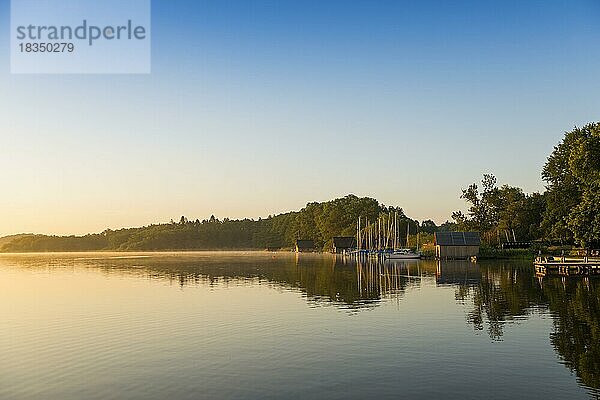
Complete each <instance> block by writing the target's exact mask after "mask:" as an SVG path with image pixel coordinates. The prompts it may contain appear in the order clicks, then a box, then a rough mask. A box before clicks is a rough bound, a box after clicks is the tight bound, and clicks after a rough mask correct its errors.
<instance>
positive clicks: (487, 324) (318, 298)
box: [3, 253, 600, 396]
mask: <svg viewBox="0 0 600 400" xmlns="http://www.w3.org/2000/svg"><path fill="white" fill-rule="evenodd" d="M9 261H10V262H9ZM3 262H4V263H5V264H7V263H8V265H11V263H12V266H13V267H15V268H36V269H41V268H43V269H53V268H61V269H63V268H73V269H76V268H90V269H94V270H100V271H102V273H104V274H108V275H112V274H119V275H135V276H142V277H145V278H147V279H152V280H155V279H156V280H161V281H168V282H170V283H171V284H176V285H179V286H180V287H182V288H184V287H186V286H188V285H195V286H198V285H202V286H209V287H210V286H214V285H248V284H261V285H273V286H275V287H278V288H281V287H283V288H285V289H287V290H294V291H298V292H300V293H302V294H303V295H304V296H305V297H306V298H307V301H309V303H310V304H311V305H313V306H323V305H333V306H336V307H339V308H341V309H344V310H346V311H348V312H352V313H354V312H360V310H363V309H368V308H373V307H377V306H378V305H379V304H381V303H382V301H383V300H385V299H395V300H397V301H398V302H400V300H401V299H402V298H403V296H404V295H405V293H406V290H407V289H409V288H413V287H414V288H417V287H420V285H422V284H423V281H425V282H426V284H433V285H436V286H438V287H451V288H453V289H454V291H455V299H456V302H458V303H459V304H462V305H465V306H466V307H467V308H468V310H469V311H467V321H468V323H469V324H471V325H472V326H473V327H474V329H475V330H481V331H483V330H486V331H487V334H488V335H489V337H490V338H491V339H492V340H501V339H502V337H503V335H504V328H505V324H506V323H509V322H511V321H514V320H522V319H527V318H528V317H530V316H531V315H532V314H534V313H537V312H549V313H550V314H551V315H552V317H553V326H554V327H553V330H552V332H551V333H549V339H550V343H551V344H552V346H553V347H554V349H555V350H556V352H557V353H558V355H559V356H560V358H561V360H562V361H563V363H564V365H565V366H566V367H567V368H569V369H570V370H571V371H572V372H574V373H575V374H576V376H577V377H578V380H579V382H580V383H581V384H582V385H585V386H586V387H587V388H589V389H590V390H591V392H592V395H595V396H598V394H599V393H600V390H599V389H600V277H590V278H586V277H569V278H567V277H553V276H545V277H536V275H535V272H534V269H533V266H532V265H531V263H530V262H526V261H524V262H518V261H505V262H481V263H478V264H473V263H469V262H439V263H438V262H434V261H416V262H415V261H401V260H398V261H395V262H389V261H388V262H380V261H378V260H376V259H370V258H367V259H364V260H355V259H353V258H348V257H339V256H337V257H336V256H328V255H327V256H323V255H313V254H299V255H293V254H282V253H277V254H271V253H260V254H257V253H196V254H186V255H185V256H182V255H181V254H158V255H157V254H154V255H151V256H149V257H148V256H143V257H139V258H138V257H136V256H125V257H122V256H107V255H106V254H102V255H97V256H91V255H85V256H73V255H59V256H53V257H50V256H19V257H16V258H14V259H12V260H9V259H5V260H3Z"/></svg>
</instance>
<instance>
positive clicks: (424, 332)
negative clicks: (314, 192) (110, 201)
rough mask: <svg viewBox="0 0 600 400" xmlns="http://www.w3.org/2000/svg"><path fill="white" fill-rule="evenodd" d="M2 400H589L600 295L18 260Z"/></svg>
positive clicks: (288, 268)
mask: <svg viewBox="0 0 600 400" xmlns="http://www.w3.org/2000/svg"><path fill="white" fill-rule="evenodd" d="M0 293H1V300H2V301H1V302H0V349H1V352H2V361H1V362H0V399H11V400H12V399H15V400H20V399H45V400H46V399H61V400H68V399H145V400H147V399H170V400H175V399H203V398H205V399H270V398H273V399H275V398H285V399H293V398H302V399H365V398H404V399H434V398H444V399H463V400H464V399H482V398H485V399H532V398H540V399H541V398H543V399H578V398H581V399H586V398H597V397H598V396H600V390H598V389H599V388H600V323H599V322H600V321H599V317H600V280H598V279H596V278H584V277H569V278H562V277H556V276H546V277H537V276H536V275H535V271H534V269H533V266H532V264H531V262H525V261H494V262H491V261H490V262H485V261H481V262H479V263H477V264H473V263H469V262H441V263H438V262H436V261H428V260H427V261H425V260H422V261H395V262H386V263H378V262H376V261H373V260H367V261H364V262H360V263H357V262H356V261H355V260H352V259H345V258H342V257H339V256H338V257H336V256H333V255H316V254H299V255H295V254H289V253H266V252H262V253H258V252H257V253H249V252H247V253H243V252H235V253H234V252H232V253H209V252H206V253H139V254H129V253H126V254H123V253H77V254H43V255H42V254H31V255H25V254H23V255H0Z"/></svg>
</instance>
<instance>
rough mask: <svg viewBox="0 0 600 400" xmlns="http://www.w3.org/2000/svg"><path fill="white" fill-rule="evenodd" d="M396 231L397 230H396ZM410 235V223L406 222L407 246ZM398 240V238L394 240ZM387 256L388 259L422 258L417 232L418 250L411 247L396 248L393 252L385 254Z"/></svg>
mask: <svg viewBox="0 0 600 400" xmlns="http://www.w3.org/2000/svg"><path fill="white" fill-rule="evenodd" d="M394 233H395V232H394ZM409 235H410V224H409V223H407V224H406V246H408V238H409ZM394 242H396V240H394ZM385 258H386V259H388V260H418V259H420V258H421V253H420V252H419V239H418V234H417V251H416V252H415V251H412V250H411V249H409V248H401V249H394V251H392V252H391V253H387V254H385Z"/></svg>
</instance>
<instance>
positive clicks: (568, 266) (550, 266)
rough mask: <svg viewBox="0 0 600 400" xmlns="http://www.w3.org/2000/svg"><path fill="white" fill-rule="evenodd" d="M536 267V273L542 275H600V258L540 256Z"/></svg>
mask: <svg viewBox="0 0 600 400" xmlns="http://www.w3.org/2000/svg"><path fill="white" fill-rule="evenodd" d="M534 265H535V272H536V273H538V274H541V275H546V274H549V273H553V274H558V275H563V276H568V275H600V258H591V257H565V256H561V257H553V256H539V257H536V259H535V261H534Z"/></svg>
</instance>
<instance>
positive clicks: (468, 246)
mask: <svg viewBox="0 0 600 400" xmlns="http://www.w3.org/2000/svg"><path fill="white" fill-rule="evenodd" d="M434 240H435V242H434V244H435V257H436V258H437V259H441V260H466V259H469V258H471V257H476V256H477V255H479V245H480V244H481V240H480V238H479V232H435V233H434Z"/></svg>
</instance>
